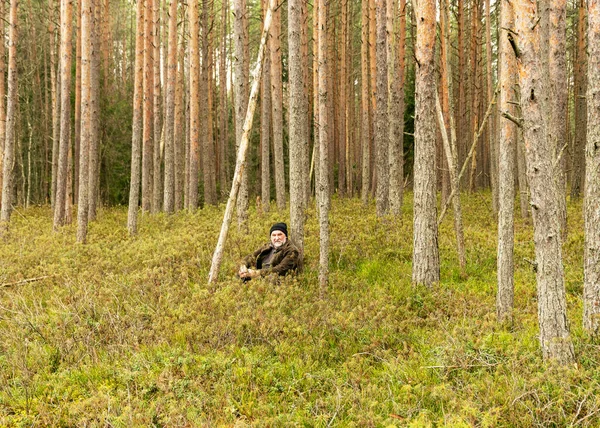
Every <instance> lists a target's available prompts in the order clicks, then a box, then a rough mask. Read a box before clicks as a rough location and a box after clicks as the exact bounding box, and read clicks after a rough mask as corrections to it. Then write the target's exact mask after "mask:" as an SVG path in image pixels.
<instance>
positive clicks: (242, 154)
mask: <svg viewBox="0 0 600 428" xmlns="http://www.w3.org/2000/svg"><path fill="white" fill-rule="evenodd" d="M274 8H275V1H274V0H270V2H269V8H268V9H267V13H266V15H265V21H264V24H263V33H262V36H261V40H260V46H259V48H258V58H257V59H256V66H255V68H254V80H253V82H252V88H251V90H250V98H249V100H248V108H247V110H246V119H245V120H244V127H243V132H242V136H241V141H240V146H239V148H238V152H237V159H236V164H235V173H234V175H233V180H232V183H231V191H230V192H229V199H228V200H227V206H226V208H225V215H224V217H223V223H222V224H221V232H220V233H219V240H218V242H217V247H216V248H215V252H214V253H213V258H212V263H211V265H210V272H209V277H208V282H212V283H214V282H216V281H217V277H218V275H219V268H220V267H221V259H222V258H223V251H224V250H225V241H226V240H227V234H228V233H229V225H230V224H231V218H232V216H233V208H234V207H235V203H236V200H237V195H238V191H239V189H240V184H241V182H242V174H243V173H244V169H245V167H246V153H247V151H248V138H249V135H250V130H251V129H252V119H253V117H254V109H255V108H256V99H257V97H258V88H259V83H260V76H261V74H262V73H261V71H262V67H263V58H264V55H265V44H266V41H267V34H269V26H270V25H271V19H272V15H273V9H274Z"/></svg>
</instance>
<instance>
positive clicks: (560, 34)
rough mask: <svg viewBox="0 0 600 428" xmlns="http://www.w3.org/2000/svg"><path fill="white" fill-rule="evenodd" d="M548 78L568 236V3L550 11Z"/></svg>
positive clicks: (560, 0)
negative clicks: (550, 87) (566, 153)
mask: <svg viewBox="0 0 600 428" xmlns="http://www.w3.org/2000/svg"><path fill="white" fill-rule="evenodd" d="M549 13H550V14H549V43H548V49H549V60H548V61H549V64H548V65H549V76H550V82H551V85H552V92H551V94H552V95H551V99H552V100H554V102H551V103H550V106H549V107H550V121H549V122H548V123H549V131H550V132H549V134H548V135H549V137H550V138H552V140H551V143H552V145H553V146H554V157H555V159H556V160H555V165H556V166H555V179H556V186H557V189H558V209H559V216H560V227H561V235H562V237H563V240H564V239H566V237H567V201H566V192H567V189H566V180H565V156H564V154H565V150H564V149H565V148H566V143H567V132H566V130H567V128H566V126H565V124H566V123H567V103H568V79H567V43H566V31H567V27H566V25H567V24H566V22H567V1H566V0H552V1H551V2H550V11H549Z"/></svg>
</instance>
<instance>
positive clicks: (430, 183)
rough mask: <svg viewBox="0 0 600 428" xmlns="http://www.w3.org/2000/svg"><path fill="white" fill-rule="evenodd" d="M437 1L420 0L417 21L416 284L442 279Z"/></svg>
mask: <svg viewBox="0 0 600 428" xmlns="http://www.w3.org/2000/svg"><path fill="white" fill-rule="evenodd" d="M435 9H436V7H435V0H420V1H419V4H418V5H417V10H415V14H416V18H417V19H416V20H417V44H416V51H415V56H416V61H417V75H416V97H415V163H414V180H415V184H414V221H413V223H414V226H413V228H414V229H413V234H414V235H413V236H414V238H413V273H412V281H413V283H415V284H422V285H426V286H432V285H433V284H435V283H437V282H439V280H440V256H439V249H438V226H437V218H436V217H437V207H436V169H435V168H434V167H433V166H434V165H435V140H436V139H435V92H436V89H435V57H434V56H435V31H436V10H435Z"/></svg>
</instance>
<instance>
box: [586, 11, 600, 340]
mask: <svg viewBox="0 0 600 428" xmlns="http://www.w3.org/2000/svg"><path fill="white" fill-rule="evenodd" d="M588 49H589V51H588V53H589V59H588V61H589V62H588V87H587V103H588V105H587V112H588V121H587V128H588V129H587V147H586V152H585V155H586V159H585V161H586V167H585V171H586V176H585V196H584V220H585V254H584V257H583V260H584V262H583V269H584V271H583V272H584V275H583V276H584V280H583V327H584V328H585V330H586V331H587V332H588V333H589V334H591V335H593V336H597V335H598V330H599V328H600V176H599V174H600V143H599V142H600V1H599V0H588Z"/></svg>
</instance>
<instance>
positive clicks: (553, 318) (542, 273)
mask: <svg viewBox="0 0 600 428" xmlns="http://www.w3.org/2000/svg"><path fill="white" fill-rule="evenodd" d="M514 4H515V9H514V11H515V30H516V34H517V35H518V40H517V45H518V50H517V55H518V58H519V61H517V63H518V68H519V77H520V79H519V80H520V81H519V84H520V88H521V109H522V113H523V136H524V139H525V148H526V156H527V176H528V179H529V185H530V193H531V206H532V208H533V225H534V242H535V252H536V262H537V275H536V276H537V289H538V293H537V297H538V317H539V325H540V343H541V347H542V353H543V355H544V359H552V360H556V361H557V362H559V363H561V364H567V363H571V362H573V360H574V353H573V344H572V342H571V337H570V334H569V327H568V323H567V306H566V303H567V302H566V295H565V286H564V272H563V265H562V250H561V245H560V244H561V239H560V223H559V217H558V202H557V200H556V199H557V189H556V182H555V180H554V176H553V171H554V169H553V162H554V150H553V149H552V147H550V142H549V141H548V138H547V135H548V134H547V132H546V123H545V121H544V117H543V113H544V105H543V103H545V102H548V101H549V100H548V99H547V87H546V85H545V84H544V82H543V80H542V74H541V72H542V69H541V64H540V61H539V58H540V57H539V55H540V36H539V28H537V27H536V23H537V21H538V16H537V13H536V1H535V0H519V1H516V2H515V3H514Z"/></svg>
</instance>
